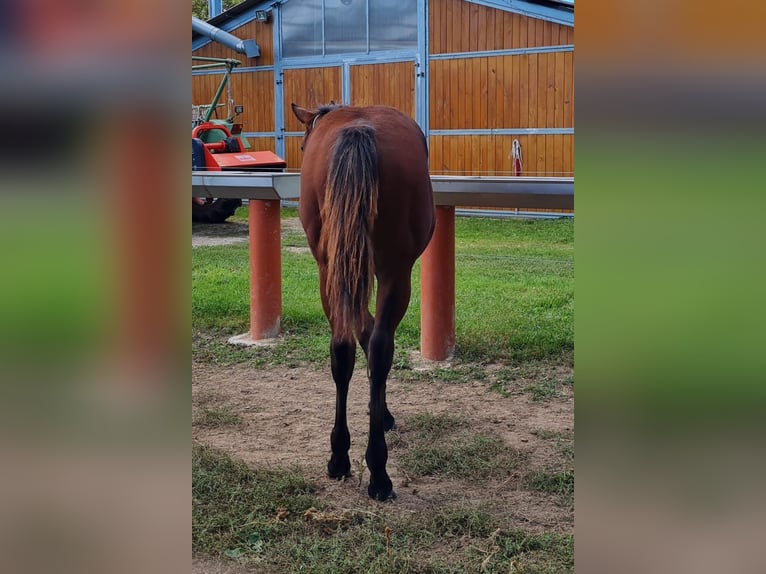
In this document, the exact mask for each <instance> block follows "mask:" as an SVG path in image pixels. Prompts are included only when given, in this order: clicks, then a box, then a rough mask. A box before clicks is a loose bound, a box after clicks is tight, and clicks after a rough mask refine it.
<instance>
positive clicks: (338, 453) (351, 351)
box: [327, 338, 356, 478]
mask: <svg viewBox="0 0 766 574" xmlns="http://www.w3.org/2000/svg"><path fill="white" fill-rule="evenodd" d="M355 361H356V343H355V342H354V341H351V342H346V341H339V340H335V338H333V341H332V342H331V343H330V364H331V368H332V378H333V380H334V381H335V425H334V426H333V429H332V433H331V434H330V447H331V448H332V456H331V457H330V461H329V462H328V463H327V474H328V476H330V477H331V478H342V477H345V476H351V462H350V461H349V458H348V449H349V448H350V447H351V434H350V433H349V432H348V421H347V418H346V399H347V397H348V385H349V381H350V380H351V375H352V374H353V372H354V362H355Z"/></svg>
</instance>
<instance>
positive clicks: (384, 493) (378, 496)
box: [367, 480, 396, 502]
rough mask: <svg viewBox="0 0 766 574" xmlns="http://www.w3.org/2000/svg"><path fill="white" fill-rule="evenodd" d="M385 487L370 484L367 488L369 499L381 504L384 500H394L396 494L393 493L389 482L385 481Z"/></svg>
mask: <svg viewBox="0 0 766 574" xmlns="http://www.w3.org/2000/svg"><path fill="white" fill-rule="evenodd" d="M387 482H388V484H387V485H385V484H384V485H383V486H375V485H373V483H370V485H369V486H368V487H367V494H369V495H370V498H372V499H373V500H379V501H381V502H385V501H386V500H394V499H395V498H396V493H395V492H394V488H393V485H392V484H391V481H390V480H389V481H387Z"/></svg>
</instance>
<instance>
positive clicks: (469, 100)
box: [464, 58, 482, 129]
mask: <svg viewBox="0 0 766 574" xmlns="http://www.w3.org/2000/svg"><path fill="white" fill-rule="evenodd" d="M481 59H482V58H467V59H466V60H465V67H466V76H465V85H466V86H470V88H469V89H467V90H464V92H465V99H466V110H465V111H466V116H467V117H466V122H467V123H466V127H467V128H468V129H478V128H480V127H481V125H480V120H479V117H480V114H479V105H480V102H481V97H482V96H481V89H480V88H479V85H480V83H481V76H480V70H479V61H480V60H481Z"/></svg>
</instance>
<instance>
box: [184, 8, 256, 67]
mask: <svg viewBox="0 0 766 574" xmlns="http://www.w3.org/2000/svg"><path fill="white" fill-rule="evenodd" d="M192 30H193V31H195V32H197V33H198V34H202V35H203V36H207V37H208V38H210V39H211V40H213V41H214V42H218V43H219V44H223V45H224V46H226V47H227V48H231V49H232V50H234V51H235V52H237V53H238V54H244V55H245V56H247V57H248V58H257V57H258V56H260V55H261V49H260V48H259V47H258V44H256V43H255V40H240V39H239V38H237V37H236V36H233V35H231V34H229V33H228V32H226V31H225V30H221V29H220V28H216V27H215V26H213V25H211V24H208V23H207V22H204V21H202V20H200V19H199V18H195V17H194V16H192Z"/></svg>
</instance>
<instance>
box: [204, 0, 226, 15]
mask: <svg viewBox="0 0 766 574" xmlns="http://www.w3.org/2000/svg"><path fill="white" fill-rule="evenodd" d="M221 12H223V0H207V18H208V20H210V18H213V17H214V16H218V14H220V13H221Z"/></svg>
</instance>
